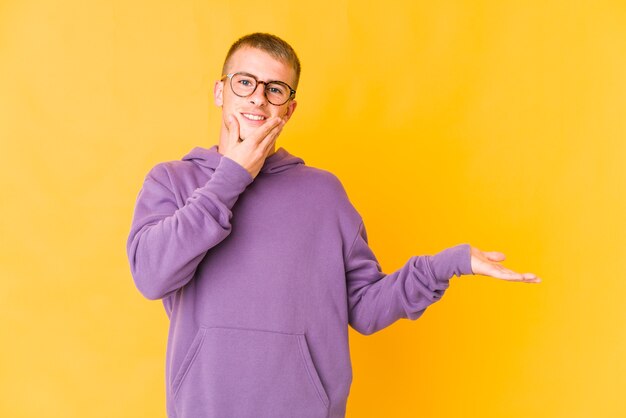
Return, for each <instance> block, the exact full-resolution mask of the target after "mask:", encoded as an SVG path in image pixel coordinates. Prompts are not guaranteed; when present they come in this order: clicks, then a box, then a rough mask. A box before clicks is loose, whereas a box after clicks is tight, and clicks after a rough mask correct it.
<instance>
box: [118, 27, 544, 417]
mask: <svg viewBox="0 0 626 418" xmlns="http://www.w3.org/2000/svg"><path fill="white" fill-rule="evenodd" d="M299 76H300V63H299V61H298V58H297V56H296V54H295V52H294V51H293V49H292V48H291V47H290V46H289V45H288V44H287V43H286V42H284V41H283V40H281V39H279V38H277V37H275V36H273V35H269V34H260V33H256V34H251V35H248V36H245V37H243V38H241V39H239V40H238V41H237V42H235V44H233V46H232V47H231V49H230V51H229V52H228V55H227V57H226V60H225V63H224V71H223V77H222V78H221V79H220V80H219V81H217V82H216V83H215V88H214V99H215V104H216V105H217V106H219V107H221V108H222V125H221V130H220V137H219V146H217V145H214V146H212V147H211V148H209V149H205V148H201V147H196V148H194V149H193V150H191V152H190V153H189V154H187V155H186V156H185V157H183V159H182V160H181V161H170V162H165V163H161V164H157V165H156V166H155V167H154V168H152V170H151V171H150V172H149V173H148V175H147V176H146V178H145V182H144V184H143V187H142V189H141V192H140V193H139V196H138V198H137V202H136V207H135V213H134V218H133V222H132V227H131V231H130V235H129V237H128V243H127V251H128V257H129V261H130V267H131V271H132V275H133V278H134V281H135V284H136V286H137V288H138V289H139V291H140V292H141V293H142V294H143V295H144V296H145V297H147V298H149V299H162V301H163V304H164V306H165V310H166V312H167V314H168V316H169V319H170V330H169V337H168V347H167V356H166V357H167V358H166V397H167V413H168V416H169V417H170V418H198V417H219V418H229V417H233V418H244V417H254V418H265V417H267V418H280V417H297V418H304V417H311V418H323V417H326V418H331V417H332V418H339V417H344V416H345V408H346V402H347V398H348V394H349V390H350V385H351V381H352V368H351V363H350V352H349V347H348V326H349V325H350V326H351V327H352V328H353V329H355V330H356V331H358V332H360V333H362V334H365V335H368V334H372V333H374V332H376V331H379V330H381V329H383V328H385V327H387V326H388V325H390V324H392V323H394V322H395V321H397V320H398V319H400V318H408V319H411V320H415V319H417V318H418V317H419V316H420V315H422V313H423V312H424V310H425V309H426V308H427V307H428V306H429V305H430V304H432V303H434V302H436V301H438V300H439V299H440V298H441V297H442V295H443V293H444V291H445V290H446V289H447V287H448V286H449V280H450V279H451V278H452V277H453V276H454V275H456V276H460V275H463V274H482V275H488V276H492V277H496V278H500V279H505V280H514V281H522V282H538V281H539V278H537V277H536V276H535V275H534V274H531V273H525V274H518V273H515V272H512V271H510V270H508V269H506V268H504V267H502V266H501V265H500V264H499V263H498V262H499V261H502V260H503V259H504V256H503V255H502V254H500V253H495V252H482V251H480V250H478V249H476V248H473V247H471V246H470V245H468V244H460V245H457V246H455V247H452V248H449V249H446V250H444V251H441V252H440V253H437V254H435V255H433V256H413V257H411V258H410V259H409V260H408V261H407V263H406V264H405V265H404V266H403V267H402V268H401V269H399V270H397V271H395V272H393V273H391V274H385V273H383V272H382V271H381V268H380V265H379V264H378V261H377V259H376V257H375V255H374V254H373V253H372V251H371V249H370V248H369V246H368V240H367V234H366V230H365V225H364V224H363V220H362V218H361V216H360V215H359V213H358V212H357V211H356V209H355V208H354V207H353V205H352V204H351V203H350V201H349V199H348V197H347V195H346V192H345V190H344V188H343V186H342V184H341V182H340V181H339V180H338V179H337V177H335V176H334V175H333V174H331V173H330V172H328V171H325V170H321V169H317V168H314V167H310V166H307V165H305V163H304V161H303V160H302V159H301V158H298V157H296V156H294V155H292V154H290V153H289V152H288V151H287V150H285V149H284V148H282V147H281V148H279V149H278V150H275V142H276V138H277V137H278V135H279V134H280V132H281V129H282V128H283V126H284V125H285V123H287V121H289V119H290V118H291V116H292V115H293V113H294V111H295V110H296V100H295V94H296V89H297V86H298V79H299Z"/></svg>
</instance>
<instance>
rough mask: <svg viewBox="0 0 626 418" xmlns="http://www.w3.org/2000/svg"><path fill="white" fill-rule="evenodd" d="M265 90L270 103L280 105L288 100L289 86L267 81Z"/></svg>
mask: <svg viewBox="0 0 626 418" xmlns="http://www.w3.org/2000/svg"><path fill="white" fill-rule="evenodd" d="M265 91H266V94H267V100H268V101H269V102H270V103H271V104H274V105H282V104H283V103H285V102H286V101H287V100H289V94H290V91H289V87H287V86H286V85H284V84H282V83H269V84H268V85H267V88H266V89H265Z"/></svg>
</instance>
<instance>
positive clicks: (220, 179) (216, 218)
mask: <svg viewBox="0 0 626 418" xmlns="http://www.w3.org/2000/svg"><path fill="white" fill-rule="evenodd" d="M252 181H253V177H252V176H251V174H250V173H249V172H248V171H246V169H244V168H243V167H242V166H241V165H239V164H238V163H236V162H235V161H233V160H231V159H229V158H227V157H222V159H221V160H220V163H219V165H218V166H217V167H216V170H215V172H214V173H213V175H212V176H211V178H210V179H209V180H208V181H207V183H206V184H205V185H204V186H202V187H199V188H197V189H196V190H195V191H194V193H193V194H192V195H191V196H190V197H189V198H188V199H187V201H186V202H185V205H184V206H183V207H181V208H179V207H178V206H177V204H176V199H175V196H174V193H173V192H172V190H170V187H171V186H170V184H169V177H168V175H167V173H166V172H165V170H164V169H163V167H162V165H157V166H156V167H155V168H154V169H153V170H152V171H151V172H150V173H149V174H148V175H147V176H146V179H145V182H144V185H143V188H142V189H141V192H140V193H139V196H138V197H137V203H136V206H135V213H134V216H133V222H132V226H131V231H130V235H129V237H128V241H127V246H126V249H127V254H128V259H129V262H130V268H131V273H132V275H133V279H134V281H135V285H136V286H137V288H138V289H139V291H140V292H141V293H142V294H143V295H144V296H145V297H146V298H148V299H160V298H163V297H165V296H167V295H168V294H169V293H171V292H174V291H176V290H177V289H179V288H180V287H182V286H184V285H185V284H186V283H187V282H189V280H191V278H192V277H193V275H194V273H195V271H196V267H197V266H198V264H199V263H200V261H202V259H203V257H204V255H205V254H206V252H207V251H208V250H209V249H211V248H212V247H214V246H216V245H217V244H219V243H220V242H221V241H222V240H223V239H224V238H226V237H227V236H228V235H229V234H230V232H231V223H230V219H231V217H232V212H231V209H232V207H233V205H234V204H235V202H236V201H237V198H238V197H239V195H240V194H241V193H242V192H243V191H244V189H245V188H246V187H247V186H248V185H249V184H250V183H251V182H252Z"/></svg>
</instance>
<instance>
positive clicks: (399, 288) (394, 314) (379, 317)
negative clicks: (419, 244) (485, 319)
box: [346, 221, 541, 335]
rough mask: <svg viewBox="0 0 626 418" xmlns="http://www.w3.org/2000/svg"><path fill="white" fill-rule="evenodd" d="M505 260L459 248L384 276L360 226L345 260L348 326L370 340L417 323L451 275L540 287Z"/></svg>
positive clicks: (412, 262) (420, 259) (530, 275)
mask: <svg viewBox="0 0 626 418" xmlns="http://www.w3.org/2000/svg"><path fill="white" fill-rule="evenodd" d="M504 259H505V256H504V254H502V253H500V252H496V251H491V252H486V251H481V250H479V249H477V248H475V247H472V246H470V245H469V244H460V245H457V246H454V247H451V248H448V249H445V250H443V251H441V252H439V253H437V254H435V255H433V256H430V255H425V256H413V257H411V258H410V259H409V261H408V262H407V263H406V264H405V265H404V266H403V267H402V268H401V269H400V270H397V271H395V272H393V273H391V274H385V273H383V272H382V271H381V268H380V265H379V264H378V261H377V260H376V257H375V255H374V253H373V252H372V250H371V249H370V247H369V245H368V242H367V233H366V230H365V225H364V224H363V222H362V221H361V224H360V226H359V232H358V234H357V237H356V239H355V241H354V243H353V244H352V248H351V249H350V251H349V253H348V256H347V259H346V280H347V286H348V305H349V313H348V315H349V323H350V325H351V326H352V328H354V329H355V330H356V331H358V332H360V333H361V334H364V335H369V334H373V333H374V332H376V331H379V330H381V329H383V328H385V327H387V326H388V325H391V324H392V323H394V322H395V321H397V320H398V319H400V318H408V319H411V320H415V319H417V318H419V317H420V316H421V315H422V314H423V313H424V311H425V310H426V308H427V307H428V306H429V305H431V304H433V303H435V302H437V301H438V300H439V299H441V297H442V296H443V294H444V292H445V290H446V289H447V288H448V286H449V281H450V279H451V278H452V277H453V276H461V275H465V274H477V275H478V274H479V275H484V276H490V277H494V278H497V279H502V280H507V281H514V282H524V283H540V282H541V279H540V278H539V277H537V276H536V275H535V274H533V273H517V272H514V271H512V270H509V269H507V268H505V267H503V266H502V265H500V264H499V262H501V261H503V260H504Z"/></svg>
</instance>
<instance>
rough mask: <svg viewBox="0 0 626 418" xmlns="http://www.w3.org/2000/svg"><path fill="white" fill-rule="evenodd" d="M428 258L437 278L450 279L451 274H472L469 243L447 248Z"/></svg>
mask: <svg viewBox="0 0 626 418" xmlns="http://www.w3.org/2000/svg"><path fill="white" fill-rule="evenodd" d="M429 258H430V263H431V266H432V269H433V273H434V275H435V278H436V279H437V280H450V279H451V278H452V277H453V276H461V275H469V274H474V272H473V271H472V259H471V247H470V245H469V244H459V245H456V246H454V247H451V248H447V249H445V250H443V251H441V252H439V253H437V254H435V255H432V256H429Z"/></svg>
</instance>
